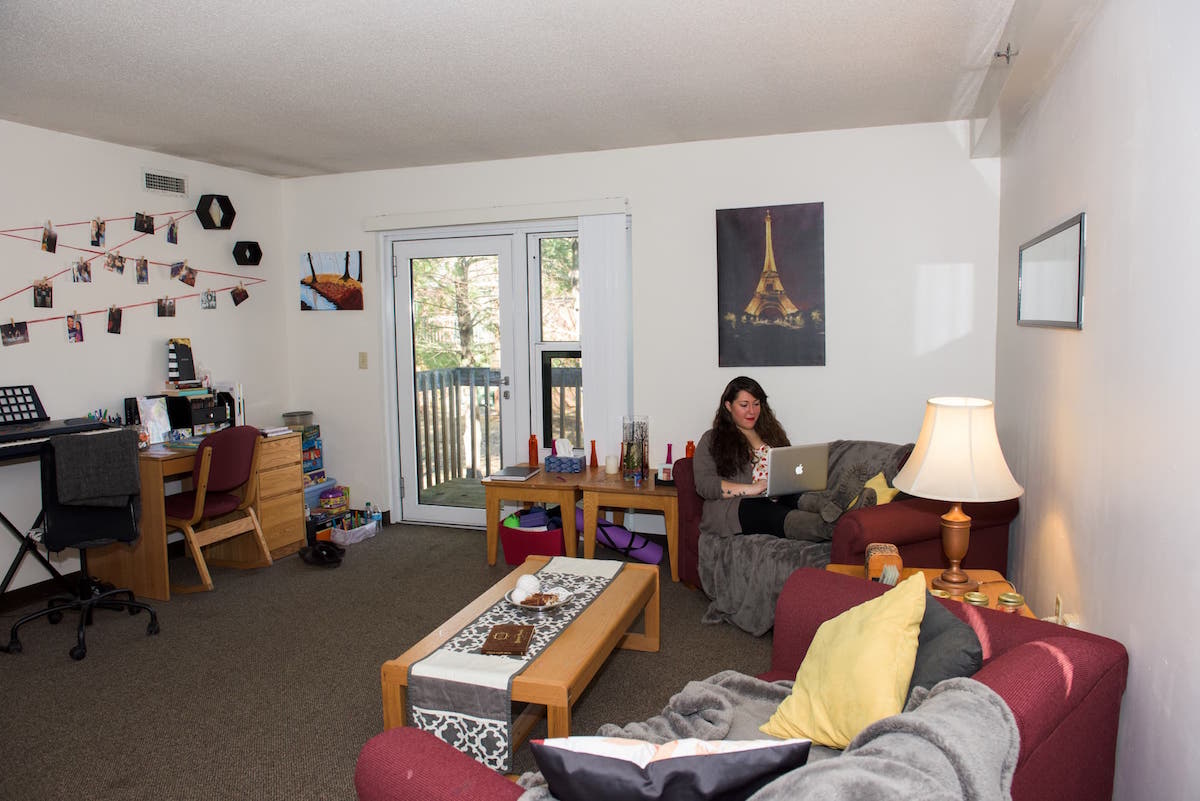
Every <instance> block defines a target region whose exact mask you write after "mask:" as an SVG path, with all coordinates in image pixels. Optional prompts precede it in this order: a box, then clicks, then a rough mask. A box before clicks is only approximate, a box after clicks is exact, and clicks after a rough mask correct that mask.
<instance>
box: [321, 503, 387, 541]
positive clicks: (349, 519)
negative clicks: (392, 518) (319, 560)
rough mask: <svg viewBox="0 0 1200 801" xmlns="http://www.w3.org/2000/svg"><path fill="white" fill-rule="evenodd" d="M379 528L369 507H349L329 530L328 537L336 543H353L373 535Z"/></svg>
mask: <svg viewBox="0 0 1200 801" xmlns="http://www.w3.org/2000/svg"><path fill="white" fill-rule="evenodd" d="M378 530H379V521H378V519H376V518H375V516H374V515H372V513H371V511H370V510H369V509H351V510H350V511H349V512H347V513H346V514H345V515H343V516H342V519H341V521H340V522H339V523H338V525H337V526H334V528H333V530H332V531H330V532H329V538H330V539H331V540H333V541H334V542H336V543H337V544H338V545H353V544H354V543H356V542H362V541H363V540H365V539H369V538H370V537H374V536H375V534H376V533H377V532H378Z"/></svg>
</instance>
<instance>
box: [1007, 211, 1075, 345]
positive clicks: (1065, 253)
mask: <svg viewBox="0 0 1200 801" xmlns="http://www.w3.org/2000/svg"><path fill="white" fill-rule="evenodd" d="M1085 235H1086V232H1085V227H1084V214H1083V213H1080V214H1076V215H1075V216H1074V217H1072V218H1071V219H1069V220H1067V221H1066V222H1064V223H1062V224H1060V225H1056V226H1054V227H1053V228H1051V229H1050V230H1049V231H1047V232H1046V233H1044V234H1042V235H1041V236H1039V237H1036V238H1034V239H1031V240H1029V241H1028V242H1026V243H1025V244H1024V245H1021V249H1020V255H1019V257H1018V266H1017V325H1027V326H1042V327H1048V328H1074V329H1081V328H1083V246H1084V240H1085Z"/></svg>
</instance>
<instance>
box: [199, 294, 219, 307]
mask: <svg viewBox="0 0 1200 801" xmlns="http://www.w3.org/2000/svg"><path fill="white" fill-rule="evenodd" d="M200 308H202V309H215V308H217V293H216V292H214V291H213V290H211V289H206V290H204V291H203V292H201V293H200Z"/></svg>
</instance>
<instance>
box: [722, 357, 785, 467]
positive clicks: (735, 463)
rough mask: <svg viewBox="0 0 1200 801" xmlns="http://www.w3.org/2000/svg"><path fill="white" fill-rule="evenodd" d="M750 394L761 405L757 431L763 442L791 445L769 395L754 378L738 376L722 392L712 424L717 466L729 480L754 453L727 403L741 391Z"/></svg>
mask: <svg viewBox="0 0 1200 801" xmlns="http://www.w3.org/2000/svg"><path fill="white" fill-rule="evenodd" d="M743 390H744V391H746V392H749V393H750V394H751V395H753V396H754V397H755V398H756V399H758V402H759V404H760V408H759V415H758V419H757V420H755V421H754V430H755V431H757V432H758V435H759V436H760V437H762V440H763V442H765V443H767V445H769V446H771V447H772V448H778V447H781V446H784V445H791V444H792V443H791V442H790V441H789V440H788V436H787V432H785V431H784V430H783V426H781V425H780V424H779V421H778V420H776V419H775V413H774V412H772V411H771V405H770V404H769V403H767V393H766V392H764V391H763V388H762V386H761V385H760V384H759V383H758V382H757V381H755V380H754V379H753V378H748V377H746V376H744V375H739V376H738V377H737V378H735V379H733V380H732V381H730V382H729V383H728V384H726V385H725V391H724V392H722V393H721V402H720V403H719V404H718V405H717V413H716V415H715V416H714V417H713V422H712V431H713V436H712V447H711V450H712V456H713V461H714V462H715V463H716V465H717V474H718V475H720V476H722V477H724V478H730V477H732V476H734V475H736V474H737V472H738V470H740V469H741V468H742V467H743V466H745V465H747V464H749V463H750V461H751V460H752V459H753V458H754V454H753V453H752V452H751V450H750V444H749V443H748V442H747V441H746V437H745V436H743V435H742V432H741V431H740V430H739V429H738V427H737V425H736V424H735V423H734V422H733V416H732V415H731V414H730V413H729V410H728V409H726V408H725V404H726V403H732V402H733V399H734V398H736V397H737V395H738V393H739V392H742V391H743Z"/></svg>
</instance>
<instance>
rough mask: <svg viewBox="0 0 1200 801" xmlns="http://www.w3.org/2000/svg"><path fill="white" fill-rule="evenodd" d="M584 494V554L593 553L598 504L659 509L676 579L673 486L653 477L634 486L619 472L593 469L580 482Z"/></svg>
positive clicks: (675, 499)
mask: <svg viewBox="0 0 1200 801" xmlns="http://www.w3.org/2000/svg"><path fill="white" fill-rule="evenodd" d="M579 491H580V492H581V493H582V494H583V556H584V558H585V559H592V558H593V557H595V555H596V520H597V518H598V517H599V514H600V509H601V508H606V509H608V508H612V509H618V510H620V511H621V512H623V511H624V510H625V509H650V510H653V511H658V512H662V515H663V527H664V528H665V529H666V533H667V559H668V560H669V561H670V563H671V581H679V495H678V494H677V493H676V491H675V487H673V486H657V485H656V484H655V482H654V479H653V478H652V479H650V480H649V481H648V482H645V483H643V484H642V486H641V487H637V488H635V487H634V486H633V482H632V481H624V480H622V479H621V476H620V475H619V474H617V475H608V474H606V473H602V472H598V471H597V472H593V473H592V474H590V475H589V476H587V477H586V478H584V479H583V480H581V481H580V482H579Z"/></svg>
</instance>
